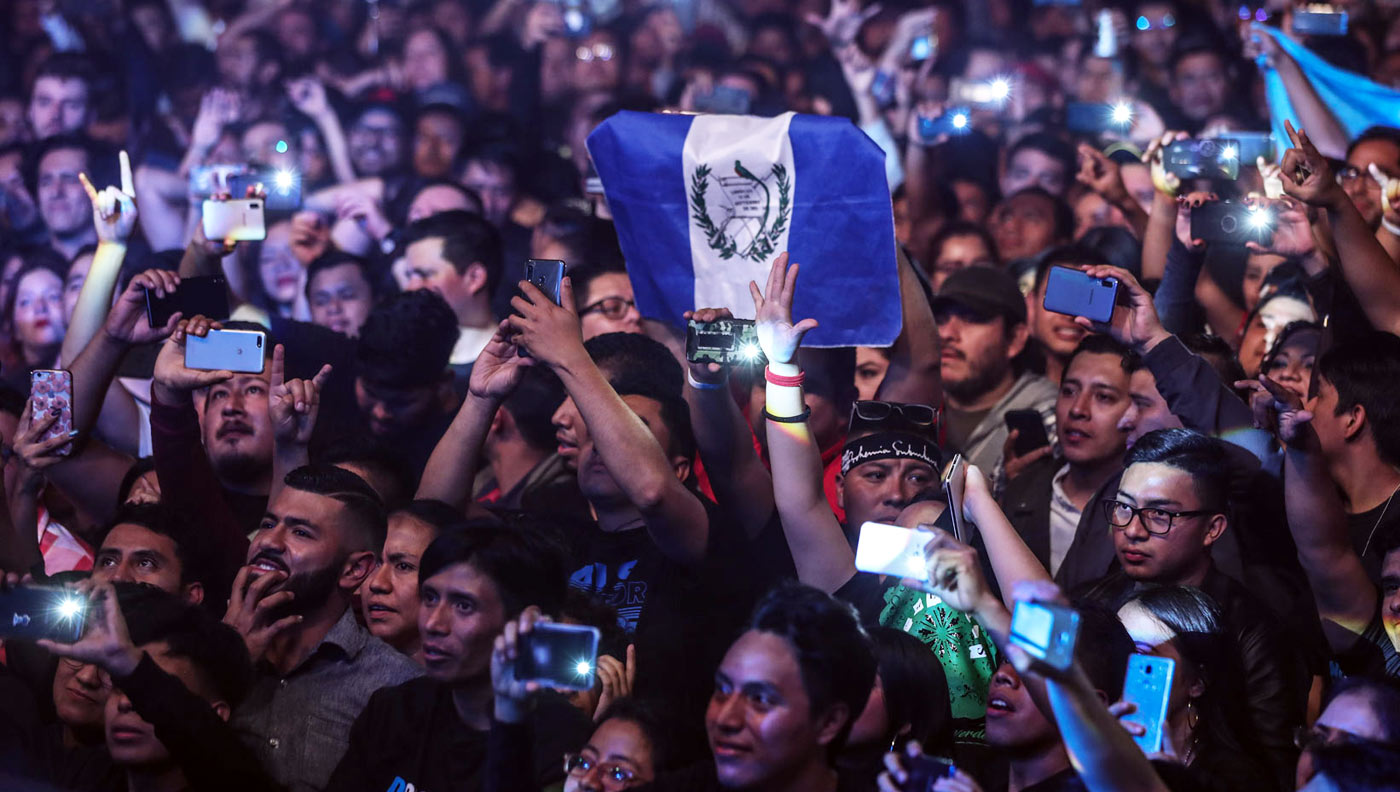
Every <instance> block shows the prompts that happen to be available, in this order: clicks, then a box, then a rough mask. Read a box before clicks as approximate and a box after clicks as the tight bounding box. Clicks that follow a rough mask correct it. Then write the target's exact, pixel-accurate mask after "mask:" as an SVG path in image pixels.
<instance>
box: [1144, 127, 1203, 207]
mask: <svg viewBox="0 0 1400 792" xmlns="http://www.w3.org/2000/svg"><path fill="white" fill-rule="evenodd" d="M1190 137H1191V136H1190V135H1188V134H1186V133H1185V132H1175V131H1173V132H1167V133H1165V134H1163V135H1162V136H1161V137H1159V138H1157V139H1156V140H1153V141H1152V142H1151V143H1149V144H1147V151H1145V152H1143V155H1142V161H1143V162H1144V163H1146V164H1147V166H1148V170H1149V171H1150V172H1151V173H1152V186H1153V187H1156V188H1157V192H1160V193H1162V194H1163V195H1168V196H1171V197H1172V198H1175V197H1176V195H1177V193H1179V192H1180V191H1181V179H1180V178H1179V177H1177V176H1176V174H1173V173H1168V172H1167V166H1166V162H1164V161H1163V159H1162V155H1163V152H1165V150H1166V148H1167V146H1170V145H1171V144H1173V143H1175V142H1176V141H1178V140H1188V139H1190Z"/></svg>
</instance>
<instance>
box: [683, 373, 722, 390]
mask: <svg viewBox="0 0 1400 792" xmlns="http://www.w3.org/2000/svg"><path fill="white" fill-rule="evenodd" d="M685 378H686V380H688V381H689V382H690V387H692V388H694V389H696V390H702V391H712V390H719V389H721V388H723V387H724V385H725V383H723V382H699V381H697V380H696V379H695V375H694V374H691V373H690V369H686V372H685Z"/></svg>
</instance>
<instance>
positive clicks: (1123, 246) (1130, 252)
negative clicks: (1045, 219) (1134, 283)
mask: <svg viewBox="0 0 1400 792" xmlns="http://www.w3.org/2000/svg"><path fill="white" fill-rule="evenodd" d="M1079 244H1080V245H1083V246H1084V247H1085V248H1087V249H1089V250H1092V251H1094V252H1095V253H1097V254H1098V255H1099V257H1100V258H1101V259H1102V260H1103V262H1104V263H1105V264H1112V265H1113V266H1115V267H1118V268H1120V269H1125V270H1127V271H1128V272H1131V273H1132V274H1133V277H1135V278H1136V277H1139V276H1141V274H1142V243H1141V242H1139V241H1138V238H1137V237H1135V236H1133V232H1131V231H1129V230H1128V229H1126V228H1120V227H1118V226H1099V227H1097V228H1091V229H1089V230H1088V231H1086V232H1084V236H1082V237H1080V238H1079Z"/></svg>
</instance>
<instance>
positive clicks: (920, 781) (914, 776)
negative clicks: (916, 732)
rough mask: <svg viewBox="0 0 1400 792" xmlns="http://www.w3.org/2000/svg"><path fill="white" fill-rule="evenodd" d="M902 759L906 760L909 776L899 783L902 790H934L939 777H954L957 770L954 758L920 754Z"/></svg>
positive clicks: (918, 791)
mask: <svg viewBox="0 0 1400 792" xmlns="http://www.w3.org/2000/svg"><path fill="white" fill-rule="evenodd" d="M900 759H901V760H902V761H903V762H904V768H905V773H907V774H908V776H909V777H908V778H907V779H905V781H904V783H903V784H900V785H899V789H900V792H933V787H934V785H935V784H937V783H938V779H940V778H952V777H953V774H954V773H955V772H956V770H954V768H953V760H952V759H944V758H943V757H941V756H929V755H928V754H919V755H918V756H903V757H900Z"/></svg>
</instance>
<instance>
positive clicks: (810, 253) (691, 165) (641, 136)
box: [588, 111, 902, 347]
mask: <svg viewBox="0 0 1400 792" xmlns="http://www.w3.org/2000/svg"><path fill="white" fill-rule="evenodd" d="M588 153H589V154H590V155H591V156H592V158H593V164H594V166H595V167H597V169H598V176H599V177H600V178H601V180H602V182H603V192H604V194H605V195H606V196H607V200H608V208H609V209H610V210H611V211H612V214H613V219H614V221H615V222H616V225H617V234H618V238H619V240H620V241H621V243H622V252H623V254H624V255H625V256H626V257H627V271H628V274H629V275H630V276H631V279H632V287H633V290H634V291H635V293H636V298H637V308H638V309H639V310H640V311H641V313H642V315H643V316H645V317H647V318H650V319H658V320H661V321H664V322H667V323H669V324H672V325H677V326H682V325H683V324H684V320H683V319H682V317H681V315H682V314H683V313H684V312H685V311H689V310H693V309H695V308H729V309H730V310H732V311H733V312H734V315H735V316H737V317H740V318H752V317H753V300H752V299H751V298H750V297H749V288H748V287H749V281H756V282H758V283H759V284H763V283H765V282H766V281H767V277H768V270H769V268H770V267H771V266H772V264H773V260H774V259H775V258H777V256H778V255H779V254H780V253H782V252H783V251H788V253H789V255H790V256H791V259H792V261H795V262H797V263H799V264H801V265H802V275H801V278H800V280H799V281H798V287H797V293H796V295H795V298H794V304H793V311H792V312H793V316H794V318H798V319H802V318H806V317H809V316H810V317H814V318H816V319H817V321H818V322H819V323H820V326H819V327H818V328H817V329H816V330H813V331H812V332H811V333H809V334H808V335H807V337H806V339H804V341H803V343H804V344H805V345H809V346H817V347H840V346H888V345H889V344H891V343H893V342H894V339H895V337H896V336H897V335H899V329H900V326H901V324H902V317H901V315H900V302H899V273H898V270H897V268H896V263H895V246H894V217H893V214H892V211H891V207H890V192H889V187H888V185H887V183H886V181H885V155H884V153H883V152H882V151H881V150H880V148H879V146H876V145H875V143H874V142H872V141H871V140H870V138H868V137H866V136H865V133H863V132H861V131H860V130H859V129H857V128H856V127H855V126H854V125H853V124H851V122H850V121H848V120H846V119H838V118H828V117H822V116H807V115H796V114H793V113H787V114H785V115H781V116H778V117H777V118H755V117H751V116H726V115H700V116H690V115H664V114H654V113H634V112H627V111H624V112H621V113H618V114H617V115H615V116H613V117H612V118H609V119H608V120H606V121H604V122H603V123H602V124H601V125H600V126H599V127H598V128H597V129H596V130H594V131H593V134H591V135H589V136H588Z"/></svg>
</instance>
